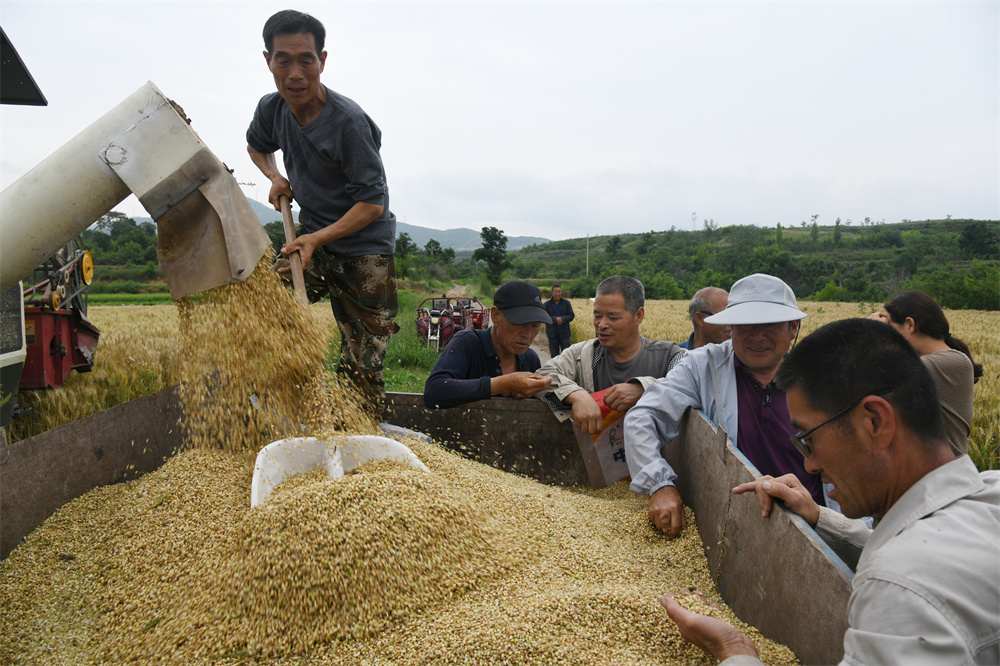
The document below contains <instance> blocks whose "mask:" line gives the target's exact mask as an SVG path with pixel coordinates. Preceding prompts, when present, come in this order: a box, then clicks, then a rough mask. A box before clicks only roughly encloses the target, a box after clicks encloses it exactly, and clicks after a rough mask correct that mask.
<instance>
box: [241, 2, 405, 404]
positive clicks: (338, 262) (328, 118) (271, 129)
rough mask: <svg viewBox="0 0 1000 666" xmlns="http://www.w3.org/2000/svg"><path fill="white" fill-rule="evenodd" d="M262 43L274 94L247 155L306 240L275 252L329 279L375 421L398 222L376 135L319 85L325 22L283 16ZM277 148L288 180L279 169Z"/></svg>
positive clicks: (348, 358)
mask: <svg viewBox="0 0 1000 666" xmlns="http://www.w3.org/2000/svg"><path fill="white" fill-rule="evenodd" d="M263 37H264V46H265V51H264V59H265V61H266V62H267V66H268V69H269V70H270V71H271V74H272V75H273V76H274V83H275V86H276V87H277V92H274V93H270V94H268V95H265V96H264V97H263V98H261V100H260V102H259V103H258V105H257V109H256V111H255V112H254V117H253V122H251V124H250V128H249V129H248V130H247V151H248V152H249V153H250V158H251V159H252V160H253V162H254V164H256V165H257V167H258V168H259V169H260V170H261V172H262V173H263V174H264V175H265V176H267V178H268V180H270V181H271V189H270V193H269V194H268V201H269V202H270V203H271V204H272V205H273V206H274V207H275V209H276V210H280V209H281V198H282V197H287V198H288V199H289V200H291V199H292V198H293V196H294V198H295V200H296V201H298V203H299V206H300V208H301V213H300V216H299V222H300V223H301V224H302V228H303V230H304V231H305V232H306V233H303V234H302V235H301V236H299V237H298V238H296V239H295V240H294V241H292V242H290V243H287V244H286V245H285V246H284V247H282V248H281V253H282V255H284V256H285V257H292V256H294V255H295V254H296V253H297V254H298V255H299V256H300V257H301V261H302V265H303V266H305V267H309V268H310V273H311V274H312V275H313V276H314V277H319V278H321V279H322V281H323V282H325V286H326V290H328V292H329V294H330V302H331V305H332V307H333V314H334V317H335V318H336V320H337V327H338V328H339V329H340V335H341V344H340V363H339V366H338V372H340V373H342V374H345V375H347V376H349V377H350V378H351V379H352V380H353V381H354V382H355V384H356V385H357V386H358V387H359V388H360V389H361V391H362V392H363V393H364V394H365V395H366V396H367V397H368V398H370V399H371V401H372V407H373V411H374V412H376V413H378V415H381V405H382V404H383V402H384V401H385V385H384V382H383V380H382V371H383V368H384V360H385V353H386V348H387V346H388V343H389V337H390V336H391V335H392V334H393V333H395V332H396V331H397V330H399V328H398V326H396V323H395V321H394V320H395V317H396V313H397V311H398V309H399V304H398V300H397V296H396V272H395V264H394V262H393V252H394V251H395V246H396V217H395V216H394V215H393V214H392V212H390V210H389V190H388V187H387V185H386V178H385V169H384V168H383V166H382V158H381V156H380V155H379V149H380V147H381V143H382V133H381V131H380V130H379V128H378V126H377V125H375V123H374V121H372V119H371V118H369V117H368V115H367V114H366V113H365V112H364V111H363V110H362V109H361V107H359V106H358V105H357V104H356V103H355V102H354V101H352V100H350V99H348V98H346V97H344V96H343V95H339V94H338V93H336V92H334V91H333V90H331V89H329V88H327V87H326V86H324V85H323V84H322V83H320V74H321V73H322V72H323V68H324V65H325V63H326V55H327V54H326V51H324V50H323V46H324V41H325V38H326V30H325V29H324V27H323V24H322V23H320V22H319V21H318V20H316V19H315V18H313V17H312V16H310V15H308V14H304V13H302V12H298V11H294V10H284V11H280V12H278V13H277V14H275V15H274V16H272V17H271V18H269V19H268V20H267V22H266V23H265V24H264V32H263ZM278 150H280V151H281V152H282V156H283V161H284V166H285V171H286V173H287V174H288V178H287V179H286V178H285V177H284V176H282V175H281V173H280V172H279V171H278V168H277V162H276V160H275V155H274V154H275V152H276V151H278ZM280 270H282V271H283V272H288V271H289V270H290V269H289V268H288V267H285V268H282V269H280ZM314 295H315V292H314Z"/></svg>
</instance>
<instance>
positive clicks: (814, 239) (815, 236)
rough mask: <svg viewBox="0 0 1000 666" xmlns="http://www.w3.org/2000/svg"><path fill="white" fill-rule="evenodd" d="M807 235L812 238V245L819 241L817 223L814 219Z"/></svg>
mask: <svg viewBox="0 0 1000 666" xmlns="http://www.w3.org/2000/svg"><path fill="white" fill-rule="evenodd" d="M809 237H810V238H811V239H812V242H813V245H815V244H816V243H818V242H819V224H817V223H816V220H815V219H814V220H813V223H812V229H811V230H810V231H809Z"/></svg>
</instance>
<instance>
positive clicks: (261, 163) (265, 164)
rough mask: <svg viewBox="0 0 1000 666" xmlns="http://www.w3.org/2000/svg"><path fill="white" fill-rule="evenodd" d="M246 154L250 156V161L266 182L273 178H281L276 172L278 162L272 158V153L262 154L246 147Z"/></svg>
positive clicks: (278, 172)
mask: <svg viewBox="0 0 1000 666" xmlns="http://www.w3.org/2000/svg"><path fill="white" fill-rule="evenodd" d="M247 153H249V154H250V160H251V161H252V162H253V163H254V164H255V165H256V166H257V168H258V169H260V172H261V173H262V174H264V176H265V177H266V178H267V179H268V180H272V179H273V178H274V177H275V176H281V172H280V171H278V161H277V160H276V159H275V158H274V153H262V152H260V151H258V150H254V149H253V148H251V147H250V146H247Z"/></svg>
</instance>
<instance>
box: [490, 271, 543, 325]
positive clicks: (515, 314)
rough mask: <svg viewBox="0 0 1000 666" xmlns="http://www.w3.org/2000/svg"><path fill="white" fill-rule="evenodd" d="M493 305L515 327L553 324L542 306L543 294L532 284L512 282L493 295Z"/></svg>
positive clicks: (518, 281)
mask: <svg viewBox="0 0 1000 666" xmlns="http://www.w3.org/2000/svg"><path fill="white" fill-rule="evenodd" d="M493 305H495V306H497V307H498V308H500V312H502V313H503V316H504V317H505V318H506V319H507V321H509V322H510V323H512V324H514V325H515V326H520V325H522V324H534V323H539V324H551V323H552V317H550V316H549V313H548V312H546V311H545V307H544V306H543V305H542V292H540V291H538V287H536V286H535V285H533V284H531V283H530V282H522V281H521V280H511V281H510V282H508V283H507V284H505V285H503V286H501V287H500V288H499V289H497V293H495V294H493Z"/></svg>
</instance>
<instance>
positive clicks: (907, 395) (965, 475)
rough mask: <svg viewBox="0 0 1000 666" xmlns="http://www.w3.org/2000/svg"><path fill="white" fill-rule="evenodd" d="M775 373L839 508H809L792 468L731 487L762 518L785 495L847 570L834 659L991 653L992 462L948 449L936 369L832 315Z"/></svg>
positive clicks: (703, 640)
mask: <svg viewBox="0 0 1000 666" xmlns="http://www.w3.org/2000/svg"><path fill="white" fill-rule="evenodd" d="M777 382H778V386H780V387H781V388H782V389H783V390H785V391H787V395H788V407H789V410H790V411H791V414H792V419H793V423H794V424H795V426H796V427H797V428H798V429H799V432H798V433H797V434H795V435H794V436H793V437H792V441H793V442H794V443H795V446H796V447H797V448H798V449H799V450H800V451H801V454H802V455H803V456H805V465H806V469H807V470H808V471H809V472H810V473H812V474H817V475H821V476H822V477H823V480H824V481H827V482H829V483H832V484H833V486H834V490H832V491H831V497H833V498H834V499H836V500H837V501H838V502H839V503H840V505H841V507H843V511H844V515H840V514H838V513H836V512H834V511H831V510H830V509H827V508H825V507H821V506H818V505H817V504H816V502H815V501H814V500H813V497H812V495H811V494H810V493H809V492H808V491H807V490H805V489H804V488H803V487H802V484H801V483H800V482H799V479H798V478H797V477H795V476H794V475H786V476H783V477H781V478H778V479H773V478H771V477H762V478H759V479H757V480H756V481H752V482H750V483H745V484H743V485H740V486H737V487H736V488H734V489H733V492H734V493H744V492H750V491H754V492H756V493H757V498H758V501H759V502H760V507H761V512H762V514H763V515H764V516H765V517H766V516H768V515H770V513H771V510H772V508H773V503H774V499H775V498H777V499H779V500H781V501H782V502H784V504H785V506H786V507H788V509H790V510H791V511H794V512H795V513H797V514H799V515H801V516H802V517H803V518H804V519H805V520H806V522H808V523H809V524H810V525H812V526H813V527H814V528H815V529H816V531H817V532H818V533H819V535H820V536H821V537H822V538H823V539H824V540H825V541H826V542H827V543H829V544H830V546H831V547H832V548H833V549H834V551H836V552H837V554H838V555H840V556H841V557H842V558H843V559H844V561H845V562H846V563H848V564H849V565H850V566H851V567H852V568H854V569H856V574H855V576H854V580H853V581H852V588H853V589H852V592H851V598H850V601H849V602H848V629H847V633H846V634H845V635H844V659H843V662H842V663H844V664H973V663H975V664H997V663H1000V575H998V569H997V567H998V563H1000V541H998V538H997V535H998V534H1000V472H997V471H989V472H979V470H977V469H976V466H975V464H974V463H973V462H972V460H971V459H970V458H969V457H968V456H966V455H963V456H960V457H958V458H955V454H954V453H953V452H952V450H951V448H950V446H949V443H948V440H947V438H946V436H945V429H944V421H943V416H942V411H941V406H940V403H939V402H938V396H937V390H936V389H935V385H934V380H933V378H932V377H931V375H930V373H929V372H928V370H927V368H926V367H924V365H923V364H922V363H921V361H920V357H919V356H918V355H917V353H916V352H915V351H914V350H913V348H912V347H911V346H910V344H909V343H908V342H907V341H906V340H905V339H904V338H903V336H902V335H900V334H899V333H897V332H896V331H894V330H892V329H891V328H890V327H888V326H883V325H882V324H880V323H878V322H874V321H869V320H865V319H845V320H842V321H837V322H833V323H830V324H827V325H826V326H823V327H822V328H820V329H819V330H817V331H816V332H815V333H813V334H812V335H810V336H808V337H807V338H806V339H804V340H803V341H802V343H801V344H800V345H799V346H798V348H796V349H795V350H794V351H792V352H791V353H790V354H789V355H788V358H787V359H786V360H785V362H784V363H783V364H782V366H781V369H780V370H779V371H778V376H777ZM802 431H804V432H802ZM861 516H874V517H875V518H876V519H877V524H876V526H875V528H874V530H869V529H868V526H867V525H866V524H865V523H864V522H862V521H860V520H851V518H859V517H861ZM681 592H682V594H689V593H690V592H689V591H687V590H682V591H681ZM660 602H661V603H662V604H663V605H664V607H665V608H666V609H667V613H668V614H669V615H670V618H671V619H672V620H673V621H674V622H676V623H677V625H678V627H679V628H680V631H681V635H682V636H683V637H684V638H685V639H687V640H688V641H690V642H692V643H694V644H695V645H697V646H699V647H701V648H702V649H704V650H705V651H707V652H709V653H710V654H712V656H714V657H715V658H717V659H719V660H723V661H724V663H725V664H727V665H732V666H736V665H737V664H757V663H760V662H759V661H757V659H756V657H757V650H756V649H755V648H754V645H753V643H752V642H751V641H750V640H749V639H748V638H746V637H745V636H744V635H743V634H741V633H740V632H738V631H737V630H736V629H734V628H733V627H731V626H729V625H728V624H726V623H724V622H721V621H719V620H716V619H713V618H710V617H707V616H704V615H700V614H698V613H693V612H690V611H688V610H685V609H684V608H682V607H681V605H680V604H679V603H678V602H677V601H676V600H675V599H674V598H673V596H667V597H663V598H662V599H661V600H660ZM774 610H775V612H777V613H780V612H781V610H780V609H774Z"/></svg>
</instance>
